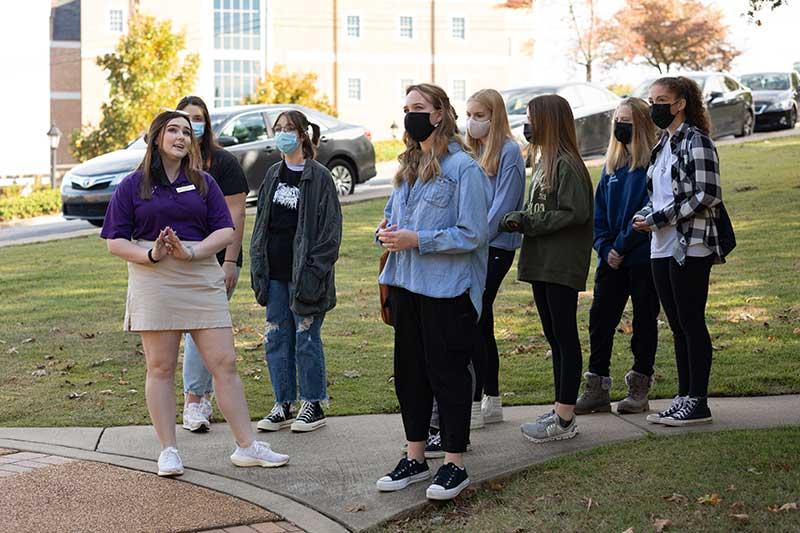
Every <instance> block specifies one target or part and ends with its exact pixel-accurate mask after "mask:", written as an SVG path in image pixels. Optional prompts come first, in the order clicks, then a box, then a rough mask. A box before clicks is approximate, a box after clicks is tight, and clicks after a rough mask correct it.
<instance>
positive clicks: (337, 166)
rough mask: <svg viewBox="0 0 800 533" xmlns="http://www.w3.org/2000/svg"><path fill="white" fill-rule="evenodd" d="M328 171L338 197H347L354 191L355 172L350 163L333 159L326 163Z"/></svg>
mask: <svg viewBox="0 0 800 533" xmlns="http://www.w3.org/2000/svg"><path fill="white" fill-rule="evenodd" d="M328 169H329V170H330V171H331V176H333V183H334V184H335V185H336V191H337V192H338V193H339V195H340V196H347V195H348V194H353V193H354V192H355V191H356V172H355V170H353V166H352V165H351V164H350V163H348V162H347V161H345V160H343V159H334V160H333V161H331V162H330V163H328Z"/></svg>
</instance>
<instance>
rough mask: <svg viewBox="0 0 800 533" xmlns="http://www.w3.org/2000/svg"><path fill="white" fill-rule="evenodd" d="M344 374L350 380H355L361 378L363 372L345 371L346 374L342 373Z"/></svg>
mask: <svg viewBox="0 0 800 533" xmlns="http://www.w3.org/2000/svg"><path fill="white" fill-rule="evenodd" d="M342 374H344V377H346V378H350V379H355V378H360V377H361V372H359V371H358V370H345V371H344V372H342Z"/></svg>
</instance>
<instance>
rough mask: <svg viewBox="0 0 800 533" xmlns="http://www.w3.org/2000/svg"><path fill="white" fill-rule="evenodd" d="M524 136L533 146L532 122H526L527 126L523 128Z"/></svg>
mask: <svg viewBox="0 0 800 533" xmlns="http://www.w3.org/2000/svg"><path fill="white" fill-rule="evenodd" d="M522 135H524V136H525V140H526V141H528V142H529V143H531V144H533V128H532V127H531V124H530V122H526V123H525V125H524V126H522Z"/></svg>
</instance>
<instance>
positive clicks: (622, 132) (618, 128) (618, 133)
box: [614, 122, 633, 144]
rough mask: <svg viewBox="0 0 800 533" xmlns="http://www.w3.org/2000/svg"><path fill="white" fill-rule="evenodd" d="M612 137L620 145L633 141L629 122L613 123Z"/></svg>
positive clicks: (631, 127)
mask: <svg viewBox="0 0 800 533" xmlns="http://www.w3.org/2000/svg"><path fill="white" fill-rule="evenodd" d="M614 137H615V138H616V139H617V140H618V141H619V142H621V143H622V144H630V142H631V140H632V139H633V124H631V123H630V122H615V123H614Z"/></svg>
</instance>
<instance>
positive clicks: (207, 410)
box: [200, 396, 214, 420]
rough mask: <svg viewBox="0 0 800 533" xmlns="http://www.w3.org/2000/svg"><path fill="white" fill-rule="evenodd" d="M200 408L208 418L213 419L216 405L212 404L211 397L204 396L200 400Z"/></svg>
mask: <svg viewBox="0 0 800 533" xmlns="http://www.w3.org/2000/svg"><path fill="white" fill-rule="evenodd" d="M200 408H201V409H202V411H203V414H204V415H206V420H211V415H212V414H213V413H214V407H213V406H212V405H211V398H209V397H208V396H203V399H202V400H201V401H200Z"/></svg>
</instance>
